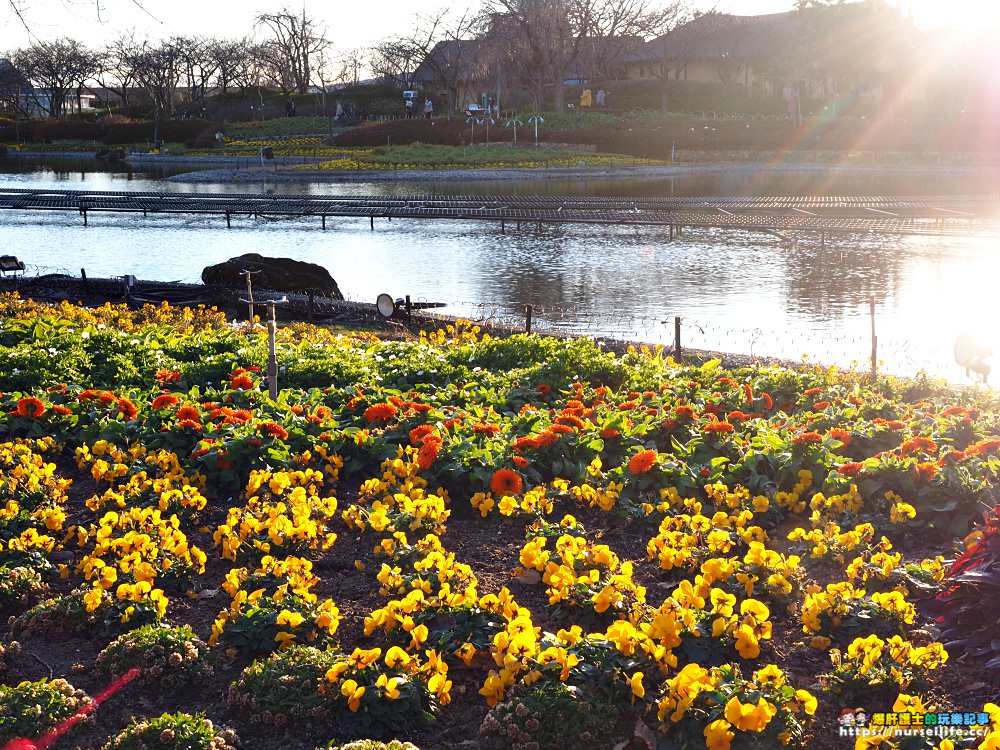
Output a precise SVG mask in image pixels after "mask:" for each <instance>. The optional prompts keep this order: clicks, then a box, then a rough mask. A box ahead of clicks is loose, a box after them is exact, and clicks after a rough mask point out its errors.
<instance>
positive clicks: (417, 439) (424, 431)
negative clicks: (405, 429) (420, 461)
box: [410, 424, 440, 445]
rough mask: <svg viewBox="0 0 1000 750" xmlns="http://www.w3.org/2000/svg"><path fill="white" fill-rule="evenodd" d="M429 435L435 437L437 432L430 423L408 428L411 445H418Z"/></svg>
mask: <svg viewBox="0 0 1000 750" xmlns="http://www.w3.org/2000/svg"><path fill="white" fill-rule="evenodd" d="M431 435H434V436H435V437H437V432H435V430H434V427H433V426H432V425H429V424H422V425H420V426H419V427H414V428H413V429H412V430H410V443H411V444H413V445H420V444H421V443H423V442H424V440H426V439H427V438H428V437H429V436H431ZM439 439H440V438H439Z"/></svg>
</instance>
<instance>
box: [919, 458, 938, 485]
mask: <svg viewBox="0 0 1000 750" xmlns="http://www.w3.org/2000/svg"><path fill="white" fill-rule="evenodd" d="M913 468H914V470H915V471H916V472H917V477H919V478H920V479H923V480H924V481H925V482H929V481H931V480H932V479H933V478H934V477H935V475H937V470H938V467H937V464H936V463H934V462H933V461H926V462H924V463H921V464H917V465H916V466H914V467H913Z"/></svg>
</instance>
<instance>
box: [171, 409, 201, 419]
mask: <svg viewBox="0 0 1000 750" xmlns="http://www.w3.org/2000/svg"><path fill="white" fill-rule="evenodd" d="M185 419H190V420H191V421H193V422H197V421H198V420H199V419H201V413H200V412H199V411H198V409H197V407H194V406H182V407H181V408H180V409H178V410H177V420H178V421H184V420H185Z"/></svg>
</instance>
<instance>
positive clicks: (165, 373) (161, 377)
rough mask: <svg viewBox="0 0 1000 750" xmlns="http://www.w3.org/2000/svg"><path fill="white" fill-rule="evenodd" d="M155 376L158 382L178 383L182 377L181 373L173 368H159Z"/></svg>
mask: <svg viewBox="0 0 1000 750" xmlns="http://www.w3.org/2000/svg"><path fill="white" fill-rule="evenodd" d="M153 378H155V380H156V382H157V383H176V382H178V381H179V380H180V379H181V374H180V373H179V372H174V371H173V370H157V371H156V374H155V375H153Z"/></svg>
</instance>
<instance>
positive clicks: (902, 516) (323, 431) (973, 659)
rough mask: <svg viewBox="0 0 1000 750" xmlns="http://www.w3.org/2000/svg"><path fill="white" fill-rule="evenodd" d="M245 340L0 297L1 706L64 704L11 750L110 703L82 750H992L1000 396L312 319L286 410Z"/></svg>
mask: <svg viewBox="0 0 1000 750" xmlns="http://www.w3.org/2000/svg"><path fill="white" fill-rule="evenodd" d="M266 346H267V339H266V333H265V332H264V331H263V330H261V329H257V328H249V329H248V328H246V327H245V326H237V325H230V324H228V323H227V322H226V321H225V320H224V319H222V318H221V316H219V315H218V314H216V313H214V312H213V311H207V310H194V311H192V310H188V311H181V310H176V309H173V308H169V307H166V306H162V307H159V308H150V307H147V308H144V309H142V310H140V311H136V312H132V311H129V310H127V309H125V308H120V307H114V306H106V307H104V308H101V309H98V310H83V309H79V308H75V307H73V306H70V305H62V306H59V307H52V308H48V307H44V306H41V305H37V304H34V303H30V302H25V301H22V300H18V299H16V298H9V297H8V298H3V299H0V350H2V351H0V356H2V357H3V359H4V361H5V362H8V363H10V364H9V365H8V367H7V368H6V369H5V370H4V371H3V373H2V374H0V566H3V567H2V568H0V570H4V571H6V573H5V574H6V575H7V576H10V577H11V580H16V581H17V582H18V583H17V586H16V589H12V590H11V591H10V592H8V593H6V594H5V595H4V598H3V599H2V600H0V606H2V607H4V609H5V611H6V612H8V613H9V614H11V615H13V617H12V620H11V624H10V625H9V626H7V629H5V631H4V634H3V635H4V637H3V640H4V641H5V642H9V641H10V640H11V637H10V636H11V635H16V637H17V639H18V642H19V643H20V646H21V647H20V649H12V650H11V652H10V653H9V654H4V653H3V652H0V657H2V667H3V668H2V669H0V681H2V684H3V685H4V686H6V687H4V688H3V689H4V690H5V691H6V693H9V694H10V696H11V699H10V705H12V706H15V705H16V706H20V705H21V703H24V704H25V705H26V706H28V708H32V706H33V704H34V701H35V698H34V697H32V696H37V695H41V694H43V693H45V694H46V695H48V694H49V693H52V694H53V695H55V693H54V692H53V691H52V690H51V688H50V687H48V685H50V683H47V682H43V681H41V680H42V678H49V677H50V675H49V674H48V671H47V670H46V669H45V667H46V666H47V667H49V668H51V670H52V673H53V674H52V675H51V676H52V677H55V678H61V679H65V680H70V679H71V681H72V685H73V687H72V689H70V688H69V686H68V683H66V689H65V690H63V692H62V693H60V695H62V694H63V693H65V696H68V697H66V698H65V699H63V698H60V699H59V701H56V699H55V698H52V699H51V700H50V701H49V705H50V708H46V707H45V706H41V710H42V713H41V714H35V713H33V711H34V709H33V708H32V715H31V716H30V717H28V716H27V715H26V714H24V712H23V711H22V710H21V709H20V708H18V711H19V712H20V713H18V715H17V716H16V717H14V718H12V719H9V720H7V719H5V714H4V713H3V709H0V742H6V741H8V740H10V739H13V738H14V737H16V736H19V735H22V734H24V733H25V732H26V731H28V730H29V729H30V730H31V731H33V732H43V731H47V730H49V729H50V728H51V727H53V726H56V727H58V726H59V725H60V724H59V723H60V722H65V721H66V716H67V710H68V708H69V709H72V708H73V707H74V706H90V705H91V704H90V698H87V697H86V696H91V697H95V698H96V696H98V695H99V694H101V693H102V691H104V690H105V688H107V686H108V683H109V682H111V681H113V680H117V681H116V682H115V683H114V687H113V691H112V693H111V694H110V697H109V696H108V695H105V696H104V697H103V700H104V701H105V702H104V703H103V705H102V707H101V708H99V709H98V710H99V711H101V712H106V713H102V714H101V716H103V717H104V718H103V719H102V721H100V722H97V723H94V722H89V723H79V724H76V725H75V727H74V728H73V731H74V736H75V737H76V738H77V739H76V741H78V742H81V743H83V744H85V745H87V744H88V743H89V745H90V746H100V745H102V744H105V743H112V744H113V743H119V744H121V743H122V742H124V740H123V739H121V738H122V737H126V736H128V737H131V735H133V734H135V735H137V736H138V733H139V732H140V731H141V732H152V731H153V729H151V727H152V728H155V729H156V733H157V737H158V738H162V737H163V736H167V734H166V733H169V732H173V733H177V732H180V731H181V729H180V727H184V728H185V729H184V731H190V732H196V733H200V735H199V736H204V738H205V742H209V741H210V740H211V738H212V737H215V736H216V734H217V733H219V732H223V731H224V730H233V732H230V733H227V734H226V735H225V736H226V740H225V741H226V742H230V743H234V742H236V739H235V738H236V736H237V735H238V736H239V738H241V740H240V746H241V747H247V748H258V747H259V748H264V747H270V746H274V743H275V742H276V741H277V739H276V738H278V737H286V738H288V739H289V741H291V742H292V743H293V744H294V745H295V746H301V747H306V746H310V747H311V746H316V745H322V744H326V743H327V742H331V741H332V742H334V744H337V743H342V742H346V741H349V740H353V739H357V738H368V737H372V736H376V735H377V736H379V737H381V738H383V739H385V738H392V737H394V738H397V739H401V740H411V741H414V742H416V743H417V744H418V745H420V746H422V747H437V746H440V744H441V743H454V742H459V741H462V740H463V739H469V738H472V737H473V736H475V735H478V736H479V741H480V743H481V745H482V746H483V747H496V748H526V749H527V748H534V747H539V748H542V747H553V748H554V747H611V746H614V745H615V744H617V743H619V742H624V741H626V740H628V739H633V741H635V742H640V743H642V742H645V743H646V744H650V743H651V742H653V738H656V741H657V742H659V743H662V746H687V747H699V746H705V745H707V746H709V747H712V748H728V747H749V746H754V747H773V746H776V745H779V744H787V745H790V746H795V747H801V746H805V745H806V744H809V745H812V746H815V747H820V748H824V747H829V748H833V747H844V746H847V745H848V744H849V743H852V742H854V741H855V740H854V738H853V737H851V738H849V739H848V738H845V736H844V735H842V733H841V729H842V728H845V727H846V723H845V722H844V721H842V720H841V711H842V709H844V708H850V709H851V711H852V720H855V721H856V719H854V716H855V713H856V710H857V707H859V706H863V707H864V708H865V709H866V711H867V712H868V714H869V715H870V716H871V717H872V719H873V721H874V720H875V719H876V718H877V717H878V718H881V719H882V721H883V723H882V724H878V725H876V724H874V723H873V724H869V726H868V727H866V729H867V730H868V731H870V732H872V733H874V735H873V736H874V737H875V738H879V739H880V741H882V740H884V742H885V743H894V744H888V745H886V746H905V747H907V748H909V747H927V748H930V747H933V746H935V743H940V745H939V746H940V747H942V748H946V747H948V745H947V744H946V743H945V742H943V741H942V739H941V737H934V738H931V737H927V738H924V737H912V736H911V737H908V738H905V739H904V738H893V737H890V736H889V734H890V733H891V731H892V730H891V729H886V727H885V724H884V722H885V721H886V717H887V716H889V715H892V716H893V717H894V719H898V717H899V716H902V715H904V714H905V715H906V716H907V721H909V722H912V721H913V716H914V715H918V714H919V716H920V722H925V721H928V722H929V721H930V720H929V719H927V718H925V717H930V716H933V717H934V721H935V722H937V720H938V717H943V716H948V717H949V725H950V726H951V725H952V723H953V722H951V717H952V716H953V715H955V716H957V715H959V714H961V715H962V722H964V721H965V714H966V713H968V712H971V714H970V716H971V717H972V720H971V722H970V723H971V724H976V725H979V726H981V727H982V735H981V736H976V737H975V738H973V736H972V735H971V734H969V733H966V734H963V735H961V736H959V735H956V736H954V737H951V738H949V739H948V740H947V741H949V742H950V741H953V742H954V743H955V746H968V747H978V746H980V743H983V744H982V745H981V746H982V747H992V746H993V745H991V744H989V743H996V742H998V741H1000V709H998V708H997V707H996V706H995V705H994V704H992V703H988V702H987V701H988V700H989V698H990V696H992V695H993V694H995V692H996V688H997V672H998V671H1000V668H998V665H1000V649H996V648H995V647H994V645H993V643H994V642H995V641H994V640H993V639H991V638H989V637H983V635H982V634H983V633H988V632H989V630H990V627H991V625H992V626H995V625H996V623H997V621H998V618H997V614H996V608H995V607H991V606H980V607H978V608H976V607H974V606H970V602H971V601H972V598H973V597H974V596H975V593H974V590H975V587H979V588H980V589H982V590H988V585H992V584H993V580H992V578H991V577H990V576H991V575H992V574H991V573H990V572H989V571H992V569H993V568H992V567H991V566H992V565H995V563H996V557H995V544H994V540H995V537H996V529H997V527H998V526H997V522H996V520H995V516H994V515H992V514H993V511H990V510H989V509H990V508H992V506H993V505H994V504H995V498H994V493H995V492H996V488H997V482H998V479H997V472H998V470H1000V457H998V453H1000V439H997V437H996V436H997V435H998V434H1000V420H998V417H997V409H996V407H997V403H996V399H995V398H994V397H993V395H992V394H991V393H989V392H983V391H974V390H968V391H964V390H958V389H953V388H948V387H945V386H944V385H941V384H934V383H927V382H920V383H906V382H898V381H890V380H883V381H880V382H879V383H877V384H871V383H870V382H868V381H867V380H865V379H864V378H862V377H860V376H857V375H853V374H850V373H846V374H845V373H836V372H834V371H827V370H822V369H818V368H814V369H808V370H802V371H791V370H787V369H780V368H775V367H756V368H746V369H742V370H738V371H727V370H724V369H722V368H721V367H720V366H719V364H718V362H714V361H713V362H707V363H704V364H700V365H692V366H682V365H679V364H677V363H674V362H673V361H671V360H670V359H669V358H665V357H663V356H662V353H661V352H659V351H650V350H647V349H639V350H631V351H629V352H628V353H627V354H626V355H624V356H622V357H615V356H612V355H609V354H605V353H603V352H602V351H600V350H599V349H598V348H597V347H596V346H595V345H594V344H592V343H591V342H588V341H575V342H562V341H554V340H549V339H544V338H540V337H537V336H523V335H519V336H513V337H511V338H508V339H504V340H500V339H494V338H490V337H488V336H485V335H483V334H481V332H480V331H479V330H478V329H477V328H476V327H475V326H473V325H472V324H470V323H459V324H457V325H449V326H447V327H445V328H443V329H441V330H438V331H432V332H430V333H428V334H421V335H420V337H419V338H414V339H413V340H412V341H382V340H379V339H377V338H374V337H372V336H358V337H348V336H341V335H333V334H331V333H329V332H328V331H324V330H322V329H318V328H313V327H311V326H306V325H301V324H299V325H294V326H289V327H284V328H282V329H281V330H280V331H279V333H278V337H277V346H278V360H279V373H278V377H279V385H280V394H279V397H278V399H276V400H274V401H272V400H271V399H270V398H269V397H268V396H267V390H266V384H264V383H263V381H262V377H261V371H262V369H264V368H266ZM984 512H986V513H987V517H988V518H989V523H988V524H987V525H985V526H984V525H983V519H984ZM966 547H968V548H969V552H968V553H967V554H964V555H963V552H965V548H966ZM959 555H963V556H962V557H961V559H960V560H959V561H958V563H957V564H956V566H955V568H954V572H955V577H954V578H953V577H949V566H950V563H949V561H950V560H951V559H953V558H956V557H958V556H959ZM14 571H17V572H16V573H15V572H14ZM986 604H987V605H988V602H987V603H986ZM932 615H933V617H936V618H937V621H934V620H933V619H932ZM990 618H992V619H990ZM940 632H943V633H945V634H946V636H947V638H946V639H943V640H941V641H939V640H937V638H936V634H937V633H940ZM966 644H968V645H969V647H970V650H968V651H967V650H966V649H965V646H966ZM99 652H100V657H99V658H98V653H99ZM31 657H34V658H31ZM144 670H145V671H148V674H146V673H145V672H144ZM59 685H63V683H59ZM181 685H183V686H185V687H184V690H183V691H181V690H179V689H175V688H176V687H177V686H181ZM959 685H966V686H969V687H967V688H966V690H965V692H959V691H958V686H959ZM139 686H145V687H142V688H140V687H139ZM143 690H145V691H147V692H149V691H150V690H152V693H151V694H152V696H153V697H152V699H149V698H146V697H143V696H142V695H141V693H142V691H143ZM45 691H49V692H48V693H46V692H45ZM80 691H83V692H80ZM6 693H5V694H6ZM84 693H85V694H86V695H84ZM223 694H225V695H228V701H226V702H225V703H221V702H220V701H219V700H217V697H218V696H219V695H223ZM14 696H17V698H16V699H15V698H14ZM70 698H72V700H70ZM29 700H30V702H31V705H28V703H27V702H28V701H29ZM47 700H49V699H47ZM67 707H68V708H67ZM50 709H51V710H50ZM89 710H90V709H88V711H89ZM165 711H166V712H167V714H170V716H171V717H173V718H170V719H169V720H170V721H172V722H174V723H175V724H176V727H175V728H169V727H167V725H166V724H164V726H162V727H161V726H160V724H162V723H163V722H164V721H167V720H168V719H167V718H164V717H167V714H165V713H164V712H165ZM161 714H162V715H163V716H162V717H161ZM201 716H204V717H206V718H205V719H204V720H203V719H202V718H191V717H201ZM177 717H180V718H177ZM29 719H30V721H29ZM207 719H210V720H211V723H200V722H203V721H207ZM133 720H134V722H133ZM130 722H133V723H131V724H130ZM936 725H937V724H935V726H936ZM171 726H173V725H171ZM928 726H930V724H928ZM963 726H964V724H963ZM109 727H113V731H112V730H111V729H109ZM137 727H138V728H137ZM216 727H218V728H219V729H216ZM857 728H858V727H857V726H852V727H851V729H852V730H856V729H857ZM168 729H169V732H168ZM57 731H58V730H57ZM122 733H124V734H122ZM116 736H117V737H118V739H113V738H115V737H116ZM171 736H173V735H171ZM220 736H221V735H220ZM81 737H82V738H83V739H80V738H81ZM984 738H985V739H984ZM869 740H871V741H874V740H872V738H871V737H869V738H864V737H862V738H859V739H858V743H859V746H867V745H865V744H864V743H865V742H868V741H869ZM129 741H130V742H131V740H129ZM902 742H906V743H909V744H905V745H901V743H902ZM0 746H2V745H0Z"/></svg>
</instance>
